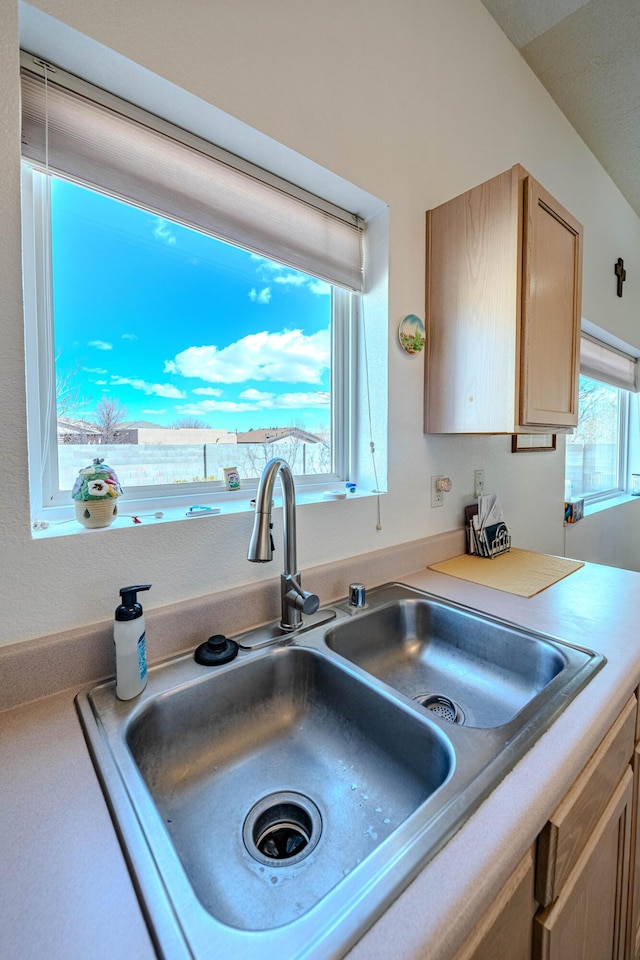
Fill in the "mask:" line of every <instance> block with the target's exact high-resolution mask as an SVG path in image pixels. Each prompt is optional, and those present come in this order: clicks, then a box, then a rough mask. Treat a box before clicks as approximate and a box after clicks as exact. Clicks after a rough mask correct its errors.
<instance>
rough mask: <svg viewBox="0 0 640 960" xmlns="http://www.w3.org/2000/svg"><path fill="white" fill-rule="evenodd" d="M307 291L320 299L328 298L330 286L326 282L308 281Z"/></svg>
mask: <svg viewBox="0 0 640 960" xmlns="http://www.w3.org/2000/svg"><path fill="white" fill-rule="evenodd" d="M309 290H310V291H311V293H315V294H317V295H318V296H320V297H324V296H329V294H330V293H331V284H330V283H327V281H326V280H310V281H309Z"/></svg>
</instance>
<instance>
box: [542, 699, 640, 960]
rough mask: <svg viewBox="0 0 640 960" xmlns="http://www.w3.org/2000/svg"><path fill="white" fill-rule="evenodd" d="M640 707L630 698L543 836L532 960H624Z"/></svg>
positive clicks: (546, 827)
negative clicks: (633, 769) (633, 762)
mask: <svg viewBox="0 0 640 960" xmlns="http://www.w3.org/2000/svg"><path fill="white" fill-rule="evenodd" d="M636 718H637V702H636V698H635V696H634V697H632V698H631V699H630V700H629V701H628V702H627V704H626V705H625V707H624V709H623V710H622V712H621V714H620V716H619V717H618V719H617V720H616V722H615V723H614V724H613V726H612V727H611V729H610V731H609V732H608V734H607V735H606V737H605V738H604V740H603V741H602V743H601V744H600V746H599V747H598V749H597V750H596V752H595V753H594V754H593V756H592V757H591V759H590V760H589V763H588V764H587V766H586V767H585V768H584V770H583V771H582V773H581V774H580V776H579V777H578V779H577V780H576V782H575V783H574V784H573V786H572V787H571V789H570V790H569V792H568V793H567V795H566V797H565V798H564V800H563V801H562V803H561V804H560V805H559V807H558V808H557V809H556V810H555V811H554V813H553V815H552V816H551V817H550V818H549V821H548V822H547V824H546V826H545V828H544V829H543V831H542V832H541V834H540V836H539V837H538V855H537V862H536V887H535V889H536V898H537V900H538V902H539V903H540V904H541V910H540V911H539V912H538V913H537V914H536V916H535V918H534V921H533V958H534V960H625V957H626V956H627V939H628V938H627V915H628V901H629V878H630V861H631V833H632V819H633V776H632V772H631V767H630V765H629V764H630V761H631V758H632V755H633V751H634V740H635V728H636Z"/></svg>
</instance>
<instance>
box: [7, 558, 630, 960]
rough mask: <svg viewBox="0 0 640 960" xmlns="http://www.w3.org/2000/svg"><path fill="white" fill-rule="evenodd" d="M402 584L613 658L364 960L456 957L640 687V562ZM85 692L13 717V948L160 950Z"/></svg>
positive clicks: (51, 957) (371, 941)
mask: <svg viewBox="0 0 640 960" xmlns="http://www.w3.org/2000/svg"><path fill="white" fill-rule="evenodd" d="M401 579H402V581H403V582H405V583H408V584H410V585H413V586H416V587H419V588H421V589H425V590H428V591H430V592H432V593H434V594H437V595H439V596H442V597H445V598H447V599H451V600H456V601H459V602H461V603H464V604H466V605H467V606H471V607H474V608H476V609H478V610H481V611H484V612H487V613H492V614H495V615H498V616H500V617H503V618H505V619H507V620H511V621H513V622H515V623H518V624H520V625H522V626H526V627H530V628H532V629H535V630H538V631H540V632H542V633H548V634H551V635H553V636H555V637H558V638H560V639H564V640H567V641H569V642H573V643H577V644H579V645H581V646H585V647H589V648H592V649H594V650H597V651H598V652H600V653H603V654H604V655H605V656H606V657H607V661H608V662H607V664H606V665H605V667H604V668H603V669H602V670H601V671H600V672H599V673H598V674H596V676H595V677H594V678H593V679H592V680H591V682H590V683H589V684H588V685H587V687H586V688H585V689H584V690H583V691H582V693H580V694H579V695H578V697H577V698H576V699H575V700H574V701H573V702H572V703H571V704H570V705H569V707H568V708H567V709H566V710H565V712H564V713H563V714H562V715H561V716H560V718H559V719H558V720H557V721H556V722H555V724H554V725H553V726H552V727H551V729H550V730H549V731H547V733H545V734H544V735H543V736H542V737H541V738H540V740H539V741H538V742H537V743H536V744H535V746H534V747H533V748H532V749H531V750H530V751H529V752H528V753H527V754H526V755H525V756H524V757H523V759H522V760H520V762H519V763H518V764H517V765H516V766H515V767H514V769H513V770H512V771H511V772H510V773H509V774H508V775H507V776H506V777H505V778H504V780H503V781H502V782H501V783H500V784H499V785H498V786H497V787H496V789H495V790H494V791H493V792H492V793H491V795H490V796H489V797H488V798H487V799H486V800H485V802H484V803H483V804H482V805H481V806H480V808H479V809H478V811H477V812H476V813H475V814H474V815H473V816H472V817H471V818H470V819H469V820H468V821H467V823H466V824H465V825H464V826H463V827H462V828H461V829H460V830H459V831H458V833H457V834H456V835H455V836H454V837H453V838H452V839H451V840H450V841H449V842H448V844H447V845H446V846H445V847H444V848H443V850H442V851H441V852H440V853H438V854H437V855H436V856H435V857H434V858H433V860H432V861H431V862H430V863H429V864H427V866H426V867H425V868H424V869H423V871H422V872H421V873H420V874H419V875H418V877H417V878H416V879H415V880H414V881H413V883H411V884H410V886H409V887H408V888H407V889H406V890H405V891H404V893H402V894H401V895H400V896H399V897H398V899H397V900H396V901H395V902H394V903H393V904H392V905H391V907H390V908H389V909H388V910H387V912H386V913H385V914H384V915H383V916H382V918H381V919H380V920H378V921H377V922H376V923H375V924H374V925H373V927H372V928H371V929H370V930H369V931H368V932H367V933H366V934H365V935H364V936H363V937H362V939H361V940H360V941H359V943H358V944H357V945H356V946H355V947H354V948H353V949H352V950H351V951H350V953H349V954H348V957H349V960H377V958H380V960H388V958H389V957H390V956H392V957H394V960H409V958H412V960H413V958H418V957H420V958H425V960H450V958H451V957H452V956H453V954H454V953H455V950H456V949H457V948H458V946H459V945H460V943H461V942H462V941H463V940H464V938H465V936H466V935H467V934H468V933H469V931H470V930H471V929H472V927H473V925H474V924H475V922H476V921H477V920H478V919H479V917H480V916H481V915H482V913H483V912H484V910H485V909H486V907H487V906H488V905H489V904H490V903H491V901H492V900H493V898H494V897H495V895H496V894H497V893H498V891H499V889H500V888H501V886H502V885H503V883H504V882H505V880H506V879H507V877H508V876H509V874H510V873H511V872H512V870H513V869H514V867H515V866H516V865H517V863H518V862H519V860H520V859H521V858H522V856H523V855H524V853H525V852H526V850H527V849H528V847H530V845H531V844H532V842H533V841H534V839H535V837H536V835H537V834H538V833H539V831H540V829H541V828H542V826H543V825H544V823H545V821H546V820H547V818H548V817H549V815H550V814H551V813H552V811H553V810H554V808H555V807H556V806H557V804H558V802H559V800H560V799H561V798H562V796H563V795H564V794H565V793H566V791H567V789H568V788H569V787H570V785H571V784H572V782H573V781H574V780H575V778H576V776H577V775H578V774H579V773H580V771H581V769H582V768H583V767H584V765H585V763H586V761H587V760H588V759H589V757H590V756H591V754H592V753H593V751H594V749H595V748H596V747H597V745H598V743H599V742H600V740H601V739H602V737H603V735H604V734H605V733H606V731H607V729H608V728H609V727H610V725H611V724H612V723H613V721H614V720H615V718H616V717H617V715H618V713H619V712H620V710H621V708H622V707H623V705H624V703H625V702H626V700H627V699H628V698H629V696H630V695H631V693H632V692H633V691H634V689H635V688H636V686H637V685H638V683H639V682H640V637H639V635H638V633H639V627H638V625H639V624H640V574H639V573H634V572H631V571H627V570H618V569H614V568H611V567H603V566H598V565H595V564H586V565H585V566H584V567H583V568H582V569H580V570H578V571H577V572H576V573H573V574H571V576H569V577H567V578H566V579H564V580H562V581H560V582H558V583H556V584H554V585H553V586H551V587H549V588H548V589H546V590H544V591H543V592H542V593H540V594H538V595H536V596H535V597H532V598H531V599H524V598H522V597H518V596H514V595H511V594H507V593H504V592H502V591H499V590H492V589H489V588H486V587H481V586H476V585H474V584H470V583H467V582H465V581H462V580H455V579H453V578H451V577H448V576H445V575H443V574H440V573H435V572H433V571H429V570H423V571H421V572H417V573H415V574H413V575H411V576H410V577H406V576H405V577H402V578H401ZM76 692H77V688H73V689H70V690H68V691H66V692H63V693H59V694H56V695H55V696H51V697H47V698H45V699H42V700H39V701H36V702H34V703H30V704H26V705H24V706H18V707H15V708H13V709H10V710H6V711H4V712H3V713H0V770H1V771H2V772H1V775H0V810H1V812H2V821H3V831H2V832H3V840H2V844H0V956H2V958H3V960H41V958H43V957H46V958H47V960H75V958H78V960H80V958H83V960H85V958H87V957H91V958H92V960H102V958H104V960H107V958H108V960H113V958H120V957H122V958H125V957H126V958H127V960H151V958H154V957H156V952H155V950H154V947H153V943H152V941H151V938H150V935H149V932H148V931H147V927H146V924H145V922H144V918H143V914H142V911H141V908H140V906H139V904H138V901H137V899H136V895H135V891H134V887H133V884H132V881H131V879H130V876H129V873H128V870H127V867H126V864H125V860H124V857H123V855H122V852H121V849H120V846H119V844H118V840H117V837H116V834H115V831H114V828H113V825H112V823H111V819H110V816H109V813H108V810H107V807H106V804H105V801H104V798H103V795H102V791H101V789H100V786H99V783H98V780H97V778H96V775H95V772H94V769H93V766H92V763H91V760H90V758H89V754H88V751H87V749H86V746H85V743H84V739H83V735H82V732H81V729H80V725H79V721H78V719H77V716H76V711H75V707H74V703H73V698H74V696H75V693H76Z"/></svg>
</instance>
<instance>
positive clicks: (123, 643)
mask: <svg viewBox="0 0 640 960" xmlns="http://www.w3.org/2000/svg"><path fill="white" fill-rule="evenodd" d="M150 589H151V584H150V583H147V584H143V585H141V586H136V587H122V588H121V589H120V596H121V597H122V603H121V604H120V606H119V607H117V608H116V619H115V623H114V625H113V640H114V643H115V647H116V697H118V699H119V700H131V699H133V697H137V696H138V694H139V693H142V691H143V690H144V688H145V686H146V684H147V646H146V644H147V638H146V634H145V629H144V615H143V613H142V606H141V605H140V604H139V603H138V598H137V594H138V592H139V591H140V590H150Z"/></svg>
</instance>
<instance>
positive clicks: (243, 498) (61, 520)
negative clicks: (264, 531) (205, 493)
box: [31, 484, 384, 540]
mask: <svg viewBox="0 0 640 960" xmlns="http://www.w3.org/2000/svg"><path fill="white" fill-rule="evenodd" d="M383 492H384V491H382V493H383ZM255 495H256V490H255V488H254V489H247V490H246V492H245V491H242V492H241V493H239V494H235V495H233V494H232V495H229V496H228V497H227V498H225V499H224V500H223V499H217V500H216V501H215V503H213V502H212V501H211V498H210V497H209V498H206V497H204V498H201V499H199V500H198V499H197V498H194V499H193V500H192V501H191V506H195V505H196V504H202V505H203V506H206V507H210V508H211V509H210V510H202V511H195V512H189V505H185V504H184V503H183V504H180V505H175V504H174V505H172V506H168V507H167V506H164V507H158V509H157V510H154V509H153V505H152V506H147V507H145V506H144V505H142V506H140V501H138V502H137V504H135V505H134V504H133V503H127V500H126V498H125V497H123V498H122V499H121V500H119V501H118V516H117V517H116V518H115V520H114V521H113V523H111V524H110V525H109V526H108V527H97V528H94V529H88V528H87V527H83V526H82V524H81V523H80V522H79V521H78V520H77V519H76V517H75V513H74V507H73V505H71V506H70V507H69V510H68V516H66V515H65V516H63V517H59V516H58V517H57V518H56V519H55V520H51V521H47V520H46V517H45V520H44V522H45V523H46V524H47V526H45V527H42V526H33V527H32V530H31V535H32V537H33V539H34V540H45V539H49V538H51V537H66V536H77V535H78V534H87V533H90V534H93V533H104V532H105V531H106V530H121V529H123V528H125V527H129V528H131V527H142V526H149V525H156V524H160V523H173V522H175V521H176V520H178V521H187V520H188V521H189V522H191V523H203V522H204V521H205V520H208V521H209V522H210V523H211V522H213V518H214V517H222V516H230V515H231V514H235V513H251V512H253V511H254V510H255V503H252V502H251V501H252V499H253V498H255ZM375 496H378V494H377V492H376V491H375V490H356V492H355V493H348V494H347V493H345V491H344V488H343V489H340V488H339V484H336V485H335V486H334V487H332V488H331V489H327V488H323V489H318V488H317V487H316V488H314V489H313V490H312V489H309V488H307V489H306V490H305V488H304V486H300V487H298V488H296V506H297V507H300V506H303V505H305V504H308V503H322V502H325V503H330V502H336V501H337V502H346V501H349V500H361V499H363V498H366V497H375ZM273 502H274V504H275V509H279V508H280V507H282V496H281V495H280V493H279V492H277V493H276V495H275V496H274V498H273ZM135 506H138V507H139V509H138V512H137V513H136V512H134V507H135ZM57 512H58V511H57ZM66 513H67V511H66V509H65V514H66ZM158 514H159V516H158ZM134 518H135V519H134Z"/></svg>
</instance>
